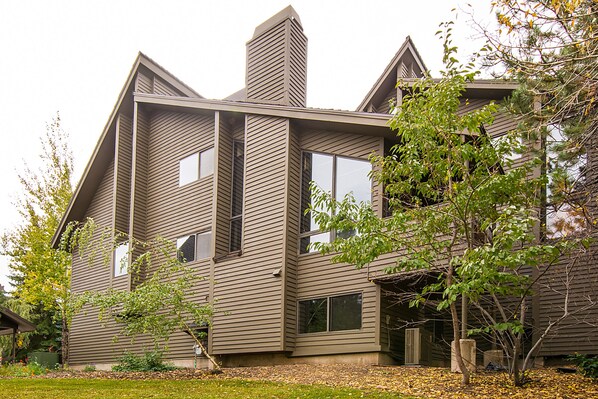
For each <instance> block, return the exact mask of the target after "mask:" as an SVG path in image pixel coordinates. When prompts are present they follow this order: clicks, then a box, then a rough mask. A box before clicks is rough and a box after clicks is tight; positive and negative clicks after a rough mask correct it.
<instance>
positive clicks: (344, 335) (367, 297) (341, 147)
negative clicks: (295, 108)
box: [293, 130, 381, 356]
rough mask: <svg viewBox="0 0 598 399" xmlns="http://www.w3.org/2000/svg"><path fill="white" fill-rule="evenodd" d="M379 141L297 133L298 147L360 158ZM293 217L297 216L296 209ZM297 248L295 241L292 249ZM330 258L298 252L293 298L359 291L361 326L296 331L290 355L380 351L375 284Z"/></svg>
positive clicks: (375, 148)
mask: <svg viewBox="0 0 598 399" xmlns="http://www.w3.org/2000/svg"><path fill="white" fill-rule="evenodd" d="M380 143H381V139H380V138H377V137H371V136H358V135H352V134H343V133H339V132H331V131H310V130H308V131H302V132H301V133H300V144H301V149H302V150H305V151H318V152H324V153H330V154H335V155H341V156H348V157H355V158H361V159H367V158H368V156H369V155H370V154H371V153H372V152H373V151H378V150H379V149H380V145H381V144H380ZM376 198H377V196H376V195H373V201H374V203H373V205H374V207H376V208H377V207H379V206H381V204H380V203H379V201H377V200H376ZM296 217H297V218H299V213H297V216H296ZM297 248H298V245H297V243H295V251H297ZM330 258H331V256H329V255H328V256H322V255H320V254H318V253H310V254H301V255H299V257H298V263H297V300H303V299H311V298H318V297H324V296H335V295H340V294H350V293H361V294H362V327H361V329H360V330H351V331H335V332H323V333H311V334H297V337H296V341H295V351H294V352H293V356H305V355H326V354H333V353H358V352H374V351H380V349H381V346H380V342H379V311H378V309H379V293H378V290H379V287H378V286H376V285H374V284H373V283H372V282H370V281H369V280H368V272H367V270H366V269H361V270H357V269H355V268H354V267H353V266H351V265H347V264H332V263H330ZM295 323H296V321H295ZM295 325H296V324H295ZM295 328H297V327H295Z"/></svg>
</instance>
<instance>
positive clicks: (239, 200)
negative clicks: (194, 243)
mask: <svg viewBox="0 0 598 399" xmlns="http://www.w3.org/2000/svg"><path fill="white" fill-rule="evenodd" d="M244 170H245V144H244V143H243V142H242V141H235V142H234V143H233V179H232V186H233V187H232V198H231V219H230V251H231V252H234V251H239V250H240V249H241V237H242V232H243V184H244V182H243V173H244Z"/></svg>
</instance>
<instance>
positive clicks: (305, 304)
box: [299, 298, 328, 334]
mask: <svg viewBox="0 0 598 399" xmlns="http://www.w3.org/2000/svg"><path fill="white" fill-rule="evenodd" d="M327 307H328V301H327V300H326V298H319V299H311V300H308V301H300V302H299V333H301V334H304V333H314V332H322V331H326V330H327V328H326V320H327V313H328V309H327Z"/></svg>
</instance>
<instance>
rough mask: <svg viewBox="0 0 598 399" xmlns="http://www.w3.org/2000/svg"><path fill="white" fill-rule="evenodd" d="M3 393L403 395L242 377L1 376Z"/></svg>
mask: <svg viewBox="0 0 598 399" xmlns="http://www.w3.org/2000/svg"><path fill="white" fill-rule="evenodd" d="M0 393H2V394H6V395H7V397H10V398H11V399H18V398H44V399H54V398H55V399H70V398H77V399H79V398H85V399H94V398H99V399H112V398H176V399H191V398H201V399H210V398H226V399H229V398H230V399H236V398H239V399H240V398H243V399H252V398H256V399H258V398H259V399H274V398H277V399H278V398H289V399H299V398H301V399H311V398H313V399H326V398H330V399H332V398H335V399H337V398H338V399H342V398H371V399H390V398H400V396H397V395H396V394H390V393H383V392H364V391H360V390H356V389H349V388H329V387H324V386H310V385H296V384H280V383H270V382H255V381H242V380H181V381H172V380H145V381H143V380H142V381H140V380H108V379H89V380H86V379H30V378H18V379H6V380H2V379H0Z"/></svg>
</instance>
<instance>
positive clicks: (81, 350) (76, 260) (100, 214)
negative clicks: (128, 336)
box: [70, 162, 122, 364]
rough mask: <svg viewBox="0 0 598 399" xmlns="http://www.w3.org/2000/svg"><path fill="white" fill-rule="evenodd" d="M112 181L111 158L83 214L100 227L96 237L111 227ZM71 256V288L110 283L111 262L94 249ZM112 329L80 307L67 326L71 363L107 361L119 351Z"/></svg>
mask: <svg viewBox="0 0 598 399" xmlns="http://www.w3.org/2000/svg"><path fill="white" fill-rule="evenodd" d="M113 183H114V162H112V163H110V165H109V166H108V168H107V169H106V172H105V173H104V177H103V178H102V181H101V183H100V185H99V187H98V189H97V191H96V193H95V196H94V198H93V200H92V202H91V204H90V206H89V208H88V210H87V213H86V215H85V216H86V217H90V218H93V219H94V221H95V222H96V224H97V225H98V226H100V229H99V230H98V231H96V233H95V239H96V240H99V239H100V237H101V235H102V233H103V231H102V229H103V228H111V226H112V222H113V206H112V205H113V198H114V196H113V189H114V187H113ZM77 255H78V254H75V256H73V268H72V274H71V276H72V277H71V288H72V290H73V292H84V291H101V290H105V289H108V288H110V287H111V285H112V277H111V276H112V267H111V266H112V264H111V262H108V263H107V262H106V261H105V259H104V256H103V255H104V254H102V253H96V255H95V256H93V258H92V259H90V258H89V257H88V255H89V254H84V256H83V257H79V256H77ZM115 333H116V329H115V328H114V326H112V325H108V326H107V327H102V326H100V323H99V322H98V315H97V312H96V311H94V310H92V309H83V311H82V312H80V313H78V314H77V315H75V317H74V318H73V322H72V326H71V335H70V353H71V359H70V361H71V363H72V364H85V363H89V362H108V361H111V359H112V358H113V356H115V355H120V354H121V353H122V350H121V351H119V350H118V349H117V348H116V347H115V346H114V345H112V337H113V336H114V334H115Z"/></svg>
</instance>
